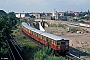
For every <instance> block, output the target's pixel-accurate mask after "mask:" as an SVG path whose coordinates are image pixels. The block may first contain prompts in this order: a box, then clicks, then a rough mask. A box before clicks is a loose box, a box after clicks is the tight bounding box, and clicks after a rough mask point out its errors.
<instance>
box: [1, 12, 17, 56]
mask: <svg viewBox="0 0 90 60" xmlns="http://www.w3.org/2000/svg"><path fill="white" fill-rule="evenodd" d="M16 23H17V18H16V17H15V13H14V12H10V13H8V14H5V12H4V13H2V12H0V57H5V56H6V55H7V52H8V48H7V43H6V40H8V39H10V35H11V30H12V29H13V27H15V25H16Z"/></svg>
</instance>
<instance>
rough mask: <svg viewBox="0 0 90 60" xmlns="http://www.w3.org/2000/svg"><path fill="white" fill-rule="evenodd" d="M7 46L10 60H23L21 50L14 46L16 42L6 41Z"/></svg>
mask: <svg viewBox="0 0 90 60" xmlns="http://www.w3.org/2000/svg"><path fill="white" fill-rule="evenodd" d="M6 41H7V44H8V46H9V56H10V59H11V60H23V58H22V56H21V52H20V51H21V49H20V48H19V46H18V45H17V44H16V42H15V41H14V40H13V39H12V40H9V41H8V40H6Z"/></svg>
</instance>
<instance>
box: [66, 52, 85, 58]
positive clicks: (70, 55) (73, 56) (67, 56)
mask: <svg viewBox="0 0 90 60" xmlns="http://www.w3.org/2000/svg"><path fill="white" fill-rule="evenodd" d="M65 57H66V58H68V59H71V60H84V59H82V58H80V57H77V56H75V55H73V54H71V53H68V54H66V56H65Z"/></svg>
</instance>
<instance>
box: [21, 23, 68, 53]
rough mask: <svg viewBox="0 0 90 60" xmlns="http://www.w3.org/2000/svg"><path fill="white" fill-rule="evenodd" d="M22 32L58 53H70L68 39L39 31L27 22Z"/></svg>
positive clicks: (23, 25)
mask: <svg viewBox="0 0 90 60" xmlns="http://www.w3.org/2000/svg"><path fill="white" fill-rule="evenodd" d="M22 30H23V32H25V33H26V34H27V35H28V36H30V37H32V38H34V39H35V40H36V41H38V42H40V43H42V44H44V45H46V46H49V47H50V48H52V49H54V51H55V52H56V53H63V54H66V53H67V52H68V51H69V40H68V39H66V38H62V37H60V36H56V35H53V34H50V33H47V32H43V31H40V30H37V29H35V28H32V27H31V26H29V25H28V24H27V23H26V22H22Z"/></svg>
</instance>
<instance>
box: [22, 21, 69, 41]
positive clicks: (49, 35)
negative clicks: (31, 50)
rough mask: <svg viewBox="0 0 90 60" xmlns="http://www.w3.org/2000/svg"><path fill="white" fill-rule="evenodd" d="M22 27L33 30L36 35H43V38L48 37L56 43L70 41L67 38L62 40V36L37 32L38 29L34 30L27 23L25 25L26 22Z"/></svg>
mask: <svg viewBox="0 0 90 60" xmlns="http://www.w3.org/2000/svg"><path fill="white" fill-rule="evenodd" d="M22 25H23V26H24V27H26V28H27V29H29V30H32V31H33V32H36V33H38V34H41V35H43V36H46V37H48V38H51V39H54V40H56V41H57V40H68V39H66V38H62V37H60V36H56V35H54V34H50V33H47V32H43V31H40V30H37V29H35V28H32V27H31V26H29V25H28V24H27V23H25V22H23V23H22Z"/></svg>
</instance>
